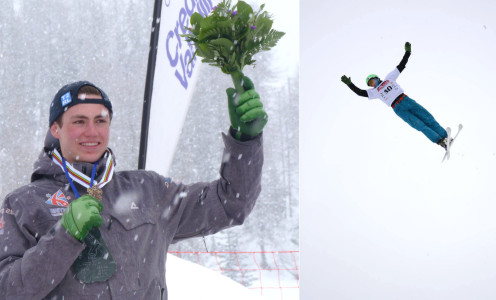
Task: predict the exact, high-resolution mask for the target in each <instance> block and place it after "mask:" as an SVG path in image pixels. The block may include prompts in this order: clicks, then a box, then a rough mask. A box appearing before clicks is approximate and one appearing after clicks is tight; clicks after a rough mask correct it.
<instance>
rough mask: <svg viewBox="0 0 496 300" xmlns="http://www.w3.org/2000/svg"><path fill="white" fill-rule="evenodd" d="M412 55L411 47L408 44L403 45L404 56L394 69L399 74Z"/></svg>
mask: <svg viewBox="0 0 496 300" xmlns="http://www.w3.org/2000/svg"><path fill="white" fill-rule="evenodd" d="M410 54H412V45H411V44H410V43H409V42H406V43H405V55H403V59H402V60H401V62H400V64H399V65H398V66H397V67H396V68H398V70H399V71H400V73H401V72H402V71H403V70H404V69H405V67H406V63H407V62H408V58H409V57H410Z"/></svg>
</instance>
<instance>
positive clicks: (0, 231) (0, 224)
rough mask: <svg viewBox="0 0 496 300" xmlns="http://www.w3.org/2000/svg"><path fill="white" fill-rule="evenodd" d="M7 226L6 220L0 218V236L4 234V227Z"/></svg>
mask: <svg viewBox="0 0 496 300" xmlns="http://www.w3.org/2000/svg"><path fill="white" fill-rule="evenodd" d="M4 225H5V220H4V219H3V217H1V218H0V234H3V227H4Z"/></svg>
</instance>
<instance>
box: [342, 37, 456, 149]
mask: <svg viewBox="0 0 496 300" xmlns="http://www.w3.org/2000/svg"><path fill="white" fill-rule="evenodd" d="M411 50H412V48H411V44H410V43H409V42H406V43H405V55H404V56H403V59H402V60H401V62H400V64H399V65H398V66H397V67H396V68H395V69H394V70H393V71H392V72H391V73H389V74H388V75H387V76H386V77H385V78H384V81H382V80H381V79H380V78H379V77H378V76H377V75H375V74H371V75H369V76H367V78H366V80H365V82H366V83H367V85H368V86H370V87H371V89H368V90H362V89H359V88H358V87H356V86H355V85H354V84H353V83H352V82H351V78H350V77H346V75H343V76H342V77H341V81H342V82H344V83H345V84H346V85H348V87H349V88H350V89H351V90H352V91H354V92H355V93H356V94H357V95H359V96H363V97H368V98H369V99H381V100H382V102H384V103H385V104H386V105H387V106H390V107H392V108H393V110H394V112H395V113H396V114H397V115H398V116H399V117H400V118H401V119H403V120H404V121H405V122H407V123H408V124H409V125H410V126H412V127H413V128H415V129H417V130H419V131H421V132H422V133H423V134H424V135H425V136H427V138H429V140H431V141H432V142H433V143H437V144H438V145H440V146H441V147H443V148H444V149H446V146H447V145H446V143H447V137H448V133H447V132H446V130H445V129H444V128H443V127H441V125H439V123H438V122H437V121H436V120H435V119H434V117H433V116H432V115H431V114H430V113H429V112H428V111H427V110H426V109H425V108H424V107H422V106H421V105H420V104H418V103H417V102H415V101H414V100H413V99H411V98H410V97H408V96H407V95H405V94H404V93H403V89H402V88H401V87H400V86H399V85H398V83H397V82H396V79H397V78H398V76H399V75H400V73H401V72H402V71H403V70H404V69H405V66H406V63H407V62H408V58H409V57H410V54H411Z"/></svg>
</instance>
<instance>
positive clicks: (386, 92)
mask: <svg viewBox="0 0 496 300" xmlns="http://www.w3.org/2000/svg"><path fill="white" fill-rule="evenodd" d="M377 92H378V93H379V95H380V96H381V98H382V99H383V100H384V101H385V102H387V103H392V102H393V101H394V99H396V97H398V96H399V94H401V93H403V91H402V90H401V87H400V86H399V85H398V84H397V83H396V82H394V81H391V80H385V81H384V82H382V83H381V85H379V86H378V87H377Z"/></svg>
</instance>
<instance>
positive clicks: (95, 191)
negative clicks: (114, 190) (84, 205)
mask: <svg viewBox="0 0 496 300" xmlns="http://www.w3.org/2000/svg"><path fill="white" fill-rule="evenodd" d="M86 191H87V192H88V195H90V196H91V197H93V198H95V199H97V200H99V201H102V194H103V191H102V190H101V189H100V188H99V187H97V186H96V185H94V186H92V187H90V188H88V189H86Z"/></svg>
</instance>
